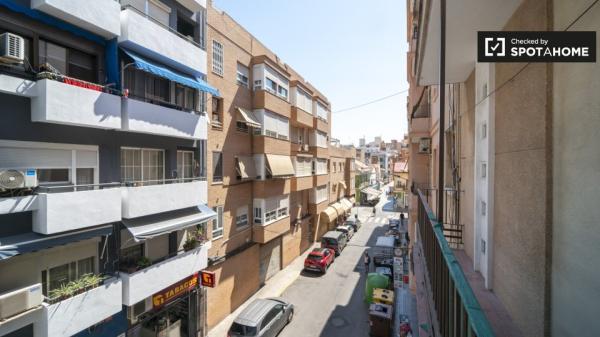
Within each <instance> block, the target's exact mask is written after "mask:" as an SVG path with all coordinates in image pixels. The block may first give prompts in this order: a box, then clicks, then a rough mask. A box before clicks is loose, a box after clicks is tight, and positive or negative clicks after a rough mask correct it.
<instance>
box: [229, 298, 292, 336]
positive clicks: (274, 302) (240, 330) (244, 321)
mask: <svg viewBox="0 0 600 337" xmlns="http://www.w3.org/2000/svg"><path fill="white" fill-rule="evenodd" d="M293 317H294V305H293V304H291V303H289V302H288V301H286V300H284V299H282V298H279V297H273V298H263V299H256V300H254V302H252V303H250V305H248V306H247V307H246V308H245V309H244V310H243V311H242V312H241V313H240V314H239V315H238V316H237V317H236V318H235V320H234V321H233V323H232V324H231V327H230V328H229V332H228V333H227V337H250V336H252V337H275V336H277V334H279V332H281V330H283V328H284V327H285V326H286V325H287V324H288V323H289V322H291V321H292V318H293Z"/></svg>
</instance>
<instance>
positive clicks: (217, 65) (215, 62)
mask: <svg viewBox="0 0 600 337" xmlns="http://www.w3.org/2000/svg"><path fill="white" fill-rule="evenodd" d="M212 47H213V53H212V56H213V59H212V71H213V73H215V74H217V75H219V76H223V45H222V44H221V43H220V42H218V41H215V40H213V43H212Z"/></svg>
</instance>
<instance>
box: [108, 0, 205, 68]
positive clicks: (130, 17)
mask: <svg viewBox="0 0 600 337" xmlns="http://www.w3.org/2000/svg"><path fill="white" fill-rule="evenodd" d="M119 44H121V45H122V46H124V47H126V48H127V49H130V50H132V51H134V52H137V53H139V54H140V55H143V56H148V57H150V58H152V59H154V60H156V61H158V62H160V63H162V64H165V65H168V66H170V67H172V68H175V69H177V70H180V71H182V72H185V73H188V74H199V73H202V74H206V52H205V51H204V50H202V48H201V47H200V45H199V44H198V43H196V42H194V41H192V40H190V39H189V38H187V37H185V36H183V35H181V34H179V33H178V32H177V31H176V30H174V29H172V28H170V27H167V26H164V25H163V24H161V23H159V22H158V21H156V20H154V19H152V18H150V17H148V16H147V15H146V14H144V13H142V12H140V11H139V10H137V9H135V8H133V7H131V6H126V7H125V8H124V9H123V10H122V11H121V36H119Z"/></svg>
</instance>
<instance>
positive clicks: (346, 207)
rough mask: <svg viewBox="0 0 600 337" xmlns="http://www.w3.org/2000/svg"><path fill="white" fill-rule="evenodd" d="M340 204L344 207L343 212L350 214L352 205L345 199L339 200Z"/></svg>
mask: <svg viewBox="0 0 600 337" xmlns="http://www.w3.org/2000/svg"><path fill="white" fill-rule="evenodd" d="M340 204H342V207H344V211H346V212H350V210H351V209H352V203H351V202H350V200H348V199H346V198H344V199H342V200H340Z"/></svg>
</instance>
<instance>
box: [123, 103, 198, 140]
mask: <svg viewBox="0 0 600 337" xmlns="http://www.w3.org/2000/svg"><path fill="white" fill-rule="evenodd" d="M122 111H123V115H122V125H120V127H121V128H122V129H123V131H130V132H139V133H146V134H151V135H161V136H168V137H178V138H186V139H206V137H207V124H208V122H207V120H206V115H205V114H196V113H192V112H187V111H181V110H178V109H174V108H170V107H167V106H163V105H158V104H153V103H148V102H143V101H141V100H137V99H135V98H124V99H123V110H122Z"/></svg>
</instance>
